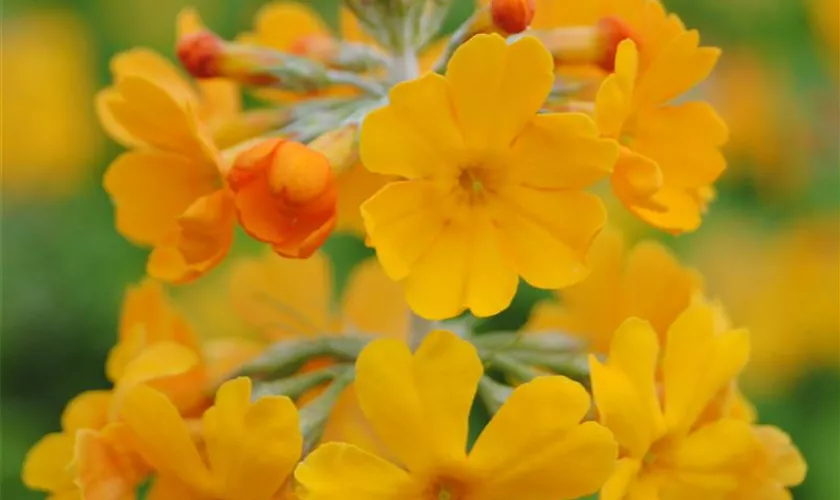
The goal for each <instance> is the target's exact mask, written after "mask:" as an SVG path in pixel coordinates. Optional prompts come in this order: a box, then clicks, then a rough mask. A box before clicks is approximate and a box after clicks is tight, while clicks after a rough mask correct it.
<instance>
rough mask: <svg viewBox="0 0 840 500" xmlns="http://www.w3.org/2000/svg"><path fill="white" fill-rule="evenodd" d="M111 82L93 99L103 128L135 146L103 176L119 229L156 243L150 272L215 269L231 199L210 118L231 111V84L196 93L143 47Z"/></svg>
mask: <svg viewBox="0 0 840 500" xmlns="http://www.w3.org/2000/svg"><path fill="white" fill-rule="evenodd" d="M111 69H112V72H113V74H114V80H115V83H114V85H113V86H112V87H110V88H108V89H105V90H103V91H102V92H101V93H100V95H99V97H98V99H97V109H98V111H99V116H100V120H101V121H102V124H103V126H104V127H105V129H106V131H108V133H109V134H110V135H111V136H112V137H114V138H115V139H116V140H117V141H118V142H120V143H122V144H123V145H125V146H127V147H130V148H133V149H132V150H131V151H129V152H127V153H123V154H122V155H120V156H119V157H118V158H117V159H116V160H115V161H114V162H113V163H112V164H111V166H110V167H109V168H108V171H107V172H106V174H105V179H104V185H105V189H106V190H107V191H108V193H109V194H110V195H111V199H112V200H113V202H114V205H115V208H116V222H117V229H118V230H119V231H120V233H122V234H123V235H124V236H126V237H127V238H128V239H130V240H132V241H133V242H136V243H138V244H141V245H147V246H151V247H153V251H152V254H151V255H150V257H149V262H148V272H149V274H150V275H152V276H155V277H157V278H160V279H164V280H166V281H171V282H186V281H190V280H192V279H195V278H196V277H198V276H200V275H201V274H203V273H205V272H206V271H207V270H208V269H210V268H212V267H213V266H215V265H216V264H218V262H219V261H221V259H222V258H224V256H225V255H226V253H227V251H228V249H229V247H230V244H231V242H232V240H233V228H234V224H235V216H234V207H233V200H232V196H231V195H230V193H229V192H228V191H227V189H226V188H225V186H224V183H223V182H222V178H221V175H220V173H219V172H220V168H221V167H220V165H221V159H220V156H219V153H218V151H217V149H216V146H215V145H214V143H213V139H212V134H211V129H210V127H209V123H212V118H211V117H213V116H216V113H228V112H229V111H230V109H231V108H232V107H234V106H232V105H231V99H232V97H231V95H230V94H229V93H228V92H227V90H225V89H229V88H230V87H226V86H223V87H218V86H217V85H218V84H215V85H214V86H208V87H207V88H208V89H212V90H208V91H207V92H204V93H202V94H199V92H198V91H197V90H196V89H195V88H194V87H192V86H191V84H190V83H188V82H187V80H185V79H184V78H183V77H182V76H181V74H180V73H179V72H178V71H177V70H176V69H175V68H174V67H173V66H172V65H171V64H170V63H169V62H168V61H166V60H165V59H163V58H162V57H160V56H158V55H157V54H155V53H154V52H151V51H149V50H146V49H134V50H131V51H128V52H124V53H122V54H118V55H117V56H116V57H115V58H114V59H113V60H112V61H111ZM237 102H238V101H237Z"/></svg>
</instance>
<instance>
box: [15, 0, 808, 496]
mask: <svg viewBox="0 0 840 500" xmlns="http://www.w3.org/2000/svg"><path fill="white" fill-rule="evenodd" d="M451 3H452V2H451V1H450V0H423V1H408V0H370V1H361V0H345V1H344V2H343V6H342V11H341V16H340V20H341V22H340V24H341V36H339V35H338V34H336V33H334V32H333V31H332V30H331V29H330V28H328V27H327V26H326V23H325V22H323V21H322V20H321V19H319V18H318V17H317V15H316V14H314V13H313V12H311V11H310V10H309V9H308V8H307V7H306V6H304V5H301V4H296V3H272V4H268V5H266V6H265V7H263V9H262V10H261V11H260V12H259V14H258V16H257V20H256V22H255V26H254V29H253V30H251V31H249V32H247V33H244V34H242V35H241V36H239V37H237V38H236V40H235V41H227V40H223V39H222V38H220V37H219V36H217V35H216V34H214V33H213V32H211V31H209V30H208V29H207V28H205V27H203V25H202V23H201V21H200V19H199V18H198V16H197V14H196V13H195V12H194V11H191V10H187V11H184V12H183V13H182V14H181V16H180V18H179V19H178V40H179V41H178V44H177V47H176V53H177V56H178V59H179V60H180V63H181V66H182V67H183V68H184V69H185V70H186V73H184V72H183V71H182V70H180V69H178V68H177V67H176V66H175V65H173V64H172V63H170V62H168V61H167V60H166V59H165V58H164V57H162V56H161V55H159V54H156V53H154V52H153V51H150V50H147V49H133V50H130V51H128V52H125V53H122V54H119V55H117V56H116V57H115V58H114V60H113V62H112V72H113V76H114V83H113V85H112V86H111V87H109V88H107V89H105V90H103V91H102V92H101V93H100V94H99V96H98V98H97V110H98V112H99V116H100V120H101V121H102V123H103V125H104V127H105V128H106V130H107V131H108V132H109V133H110V135H111V136H112V137H113V138H114V139H115V140H117V141H118V142H120V143H121V144H123V145H125V146H126V148H128V149H129V151H127V152H125V153H123V154H122V155H121V156H119V157H118V158H117V159H116V160H115V161H114V162H113V163H112V164H111V166H110V167H109V169H108V171H107V173H106V174H105V180H104V184H105V189H106V190H107V191H108V193H109V194H110V196H111V198H112V200H113V203H114V206H115V212H116V225H117V230H118V231H119V232H120V233H121V234H123V235H124V236H125V237H126V238H128V239H130V240H131V241H133V242H135V243H137V244H141V245H145V246H148V247H150V248H151V253H150V255H149V258H148V263H147V272H148V275H149V277H148V278H146V279H145V280H144V281H142V282H141V283H140V284H138V285H135V286H133V287H131V288H129V290H128V292H127V293H126V297H125V300H124V305H123V311H122V319H121V322H120V326H119V334H118V337H117V342H116V345H115V347H114V348H113V350H112V351H111V353H110V355H109V356H108V360H107V363H106V366H105V372H106V374H107V376H108V379H109V381H110V382H111V384H112V387H111V388H110V389H107V390H99V391H91V392H85V393H83V394H81V395H80V396H78V397H77V398H75V399H74V400H73V401H71V402H70V403H69V404H68V406H67V408H66V410H65V413H64V416H63V418H62V429H61V432H57V433H53V434H50V435H48V436H46V437H44V438H43V439H42V440H41V441H40V442H39V443H38V444H36V445H35V446H34V447H33V449H32V450H31V451H30V453H29V455H28V457H27V460H26V463H25V464H24V468H23V480H24V482H25V483H26V484H27V485H28V486H29V487H31V488H33V489H38V490H42V491H45V492H47V493H48V494H49V495H50V498H55V499H70V498H83V499H88V500H125V499H133V498H138V496H140V497H141V498H143V496H142V495H146V496H145V498H150V499H156V500H170V499H171V500H175V499H206V500H243V499H247V500H271V499H287V500H288V499H301V500H307V499H311V500H343V499H355V500H367V499H370V500H377V499H378V500H386V499H394V500H396V499H400V500H431V499H434V500H443V499H446V500H502V499H510V498H521V499H528V500H543V499H544V500H557V499H574V498H580V497H584V496H587V495H591V494H600V498H602V499H604V500H623V499H627V500H630V499H645V500H647V499H650V500H658V499H659V500H672V499H673V500H676V499H692V498H697V499H700V498H702V499H719V500H770V499H784V498H789V495H790V494H789V492H788V488H789V487H792V486H795V485H798V484H799V483H801V482H802V481H803V479H804V476H805V473H806V465H805V462H804V460H803V458H802V457H801V455H800V454H799V452H798V450H797V449H796V447H795V446H794V445H793V444H792V443H791V441H790V439H789V438H788V436H787V435H786V434H785V433H784V432H782V431H781V430H779V429H777V428H775V427H769V426H763V425H759V424H758V423H757V415H756V413H755V411H754V410H753V409H752V407H751V406H750V404H749V403H748V402H747V400H746V399H745V398H744V397H743V396H742V394H741V392H740V391H739V388H738V376H739V374H740V373H741V371H742V370H743V369H744V367H745V365H746V363H747V361H748V358H749V350H750V341H749V335H748V332H747V331H746V330H743V329H736V328H733V327H732V326H731V325H730V321H729V320H728V318H727V317H726V314H725V312H724V310H723V306H722V305H721V304H720V303H718V302H716V301H713V300H711V299H710V298H709V297H708V296H707V295H706V294H705V290H704V285H703V280H702V278H701V276H700V274H699V273H698V272H697V271H696V270H693V269H688V268H685V267H684V266H683V265H682V264H681V263H680V262H679V261H678V260H677V259H676V258H675V257H674V256H672V255H671V254H670V253H669V252H668V250H666V249H665V248H664V247H662V246H660V245H659V244H657V243H655V242H652V241H646V242H641V243H639V244H637V245H635V246H633V247H632V248H627V246H628V245H627V244H626V243H625V240H624V237H623V236H622V234H621V233H620V232H618V231H617V230H615V229H612V228H610V229H607V230H604V228H605V226H606V224H607V210H606V208H605V203H604V199H605V198H607V197H615V198H616V199H617V200H619V201H620V203H621V204H622V205H623V206H624V207H626V210H627V211H628V212H629V213H631V214H633V216H635V217H637V218H638V219H640V220H641V221H643V222H644V223H646V224H649V225H650V226H652V227H654V228H656V229H659V230H662V231H664V232H667V233H671V234H679V233H683V232H688V231H693V230H695V229H697V228H698V227H699V226H700V225H701V223H702V219H703V214H704V212H705V211H706V209H707V207H708V205H709V203H710V202H711V201H712V200H713V198H714V188H713V184H714V182H715V180H716V179H717V178H718V176H719V175H720V174H721V173H722V171H723V170H724V169H725V160H724V158H723V156H722V154H721V152H720V147H721V146H722V145H723V144H724V143H725V142H726V139H727V133H728V132H727V128H726V125H725V124H724V123H723V121H722V120H721V119H720V118H719V117H718V115H717V114H716V112H715V111H714V110H713V109H712V107H711V106H710V105H708V104H707V103H705V102H695V101H690V100H687V99H686V98H685V95H686V94H687V93H688V92H689V91H690V90H691V89H692V88H693V87H694V86H695V85H697V84H698V83H699V82H701V81H702V80H703V79H705V78H706V77H707V76H708V75H709V73H710V72H711V70H712V68H713V67H714V66H715V63H716V61H717V59H718V56H719V53H720V51H719V50H718V49H716V48H711V47H702V46H700V42H699V40H700V38H699V34H698V33H697V31H694V30H690V29H687V28H686V27H685V26H684V25H683V23H682V22H681V21H680V19H679V18H678V17H677V16H676V15H674V14H671V13H668V12H667V11H666V10H665V9H664V7H663V6H662V5H660V3H659V2H658V1H656V0H596V1H593V2H584V3H579V4H574V3H568V2H559V1H552V0H492V1H491V2H486V3H481V2H479V4H478V5H477V6H476V9H475V12H474V14H473V15H472V16H471V17H470V18H469V19H467V20H466V21H465V22H464V24H463V25H462V26H461V27H460V28H459V29H457V30H456V31H455V32H454V33H452V34H451V36H450V37H448V38H445V39H437V38H436V35H437V34H438V33H439V32H440V30H441V26H442V23H443V20H444V18H445V17H446V15H447V12H448V10H449V7H450V5H451ZM187 75H189V76H191V77H192V78H188V76H187ZM243 89H244V90H246V91H247V92H250V93H251V95H252V96H253V98H254V100H256V101H259V102H260V103H261V104H260V105H259V106H257V107H247V108H246V107H243V105H242V101H241V100H240V98H241V96H240V92H241V90H243ZM607 181H608V182H607ZM601 183H603V184H604V185H605V186H607V187H608V188H607V189H600V188H599V184H601ZM237 227H240V228H241V229H242V230H243V231H244V232H245V233H246V234H247V235H248V237H249V238H250V239H252V240H256V241H257V242H259V243H261V244H265V245H267V247H268V248H267V249H266V252H265V253H264V254H263V255H261V256H258V257H253V256H235V255H234V256H230V258H229V259H226V258H227V257H229V255H230V254H232V253H236V252H234V251H232V250H231V249H232V248H234V247H235V245H234V235H235V233H236V231H237V229H236V228H237ZM334 231H338V232H344V233H350V234H352V235H355V236H357V237H363V238H364V241H365V244H366V245H367V246H368V247H370V248H372V249H373V250H374V251H375V255H376V257H375V258H371V259H369V260H366V261H364V262H362V263H361V264H359V265H358V266H357V267H356V268H355V269H354V270H353V273H352V274H351V275H350V276H349V279H348V283H347V285H346V286H344V287H343V289H341V287H338V286H334V284H333V275H332V274H333V273H332V271H333V270H332V268H331V267H330V259H328V258H327V256H326V254H325V253H322V252H321V251H319V248H320V247H321V246H322V245H323V244H324V243H325V241H327V239H328V238H329V237H330V235H331V234H332V233H333V232H334ZM625 254H626V255H625ZM224 260H230V261H233V262H232V265H230V267H229V268H228V272H227V273H226V274H224V275H223V276H224V279H225V280H226V283H225V287H226V288H227V290H226V291H225V290H220V289H219V288H214V289H213V290H212V291H211V293H213V294H215V295H216V296H219V297H224V298H225V300H222V301H221V302H219V303H220V304H221V307H222V308H223V309H229V310H230V311H231V314H232V315H235V316H237V320H238V321H239V324H241V325H245V327H244V328H247V329H249V330H251V332H252V333H255V334H256V335H252V336H250V337H249V336H247V335H244V334H243V332H240V331H234V330H236V329H235V328H231V329H230V330H231V331H224V332H222V334H221V335H216V336H214V338H213V339H208V338H204V337H203V336H202V335H201V334H202V333H203V332H200V331H198V332H197V331H196V330H194V328H193V327H192V326H191V323H190V321H188V320H187V319H186V316H185V312H184V310H183V309H184V308H183V307H179V303H178V301H177V300H176V299H173V298H170V296H169V294H168V293H167V291H166V290H165V284H185V283H188V282H192V281H195V280H198V279H199V278H201V277H202V276H204V275H205V274H207V273H208V272H209V271H210V270H211V269H213V268H215V267H217V266H219V265H220V264H221V263H222V262H223V261H224ZM520 280H524V281H525V282H527V283H528V284H529V285H531V286H533V287H536V288H540V289H545V290H552V291H555V292H556V296H557V298H559V301H556V300H549V301H545V302H542V303H539V304H538V305H537V306H536V307H535V308H534V310H533V311H532V313H531V317H530V319H529V321H528V323H527V324H526V325H525V326H524V327H523V328H522V329H521V331H495V332H491V333H479V332H478V329H476V328H475V321H473V319H474V318H486V317H492V316H495V315H497V314H499V313H501V312H503V311H505V310H506V309H507V308H508V307H509V306H510V305H511V303H512V301H513V300H514V298H515V296H516V295H517V291H518V288H519V285H520ZM202 281H204V280H202ZM191 286H192V285H191ZM228 299H229V300H228ZM213 312H215V311H213ZM205 313H207V314H210V313H211V312H209V311H205ZM199 314H201V312H199ZM204 333H206V332H204ZM476 415H478V416H479V417H480V416H481V415H483V416H484V417H485V418H484V419H483V421H482V419H481V418H476ZM139 491H146V493H138V492H139Z"/></svg>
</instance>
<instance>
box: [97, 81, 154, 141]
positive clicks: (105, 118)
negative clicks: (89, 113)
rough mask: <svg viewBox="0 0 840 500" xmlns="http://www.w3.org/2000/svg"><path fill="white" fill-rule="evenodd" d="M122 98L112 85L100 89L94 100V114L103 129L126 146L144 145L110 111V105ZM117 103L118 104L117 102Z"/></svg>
mask: <svg viewBox="0 0 840 500" xmlns="http://www.w3.org/2000/svg"><path fill="white" fill-rule="evenodd" d="M121 100H122V97H121V96H120V93H119V91H117V89H116V88H114V87H108V88H106V89H102V90H100V91H99V93H97V94H96V99H95V101H94V103H95V106H96V116H97V118H99V123H101V124H102V128H103V129H105V133H106V134H108V135H109V136H110V137H111V138H112V139H114V140H115V141H117V142H118V143H120V144H121V145H122V146H124V147H126V148H140V147H143V146H145V144H143V141H142V140H141V139H139V138H137V137H135V136H134V135H133V134H132V133H131V132H130V131H129V130H128V129H127V128H125V127H124V126H123V125H122V124H121V123H120V122H119V121H118V120H117V119H116V118H114V115H113V113H111V106H113V105H114V103H118V102H119V101H121ZM117 105H119V104H117Z"/></svg>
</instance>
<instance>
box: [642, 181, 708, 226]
mask: <svg viewBox="0 0 840 500" xmlns="http://www.w3.org/2000/svg"><path fill="white" fill-rule="evenodd" d="M651 202H652V203H653V204H655V205H657V206H659V207H662V208H657V209H655V210H653V209H651V208H650V207H649V206H648V204H649V203H651ZM649 203H646V204H642V205H638V204H633V205H628V206H627V208H628V209H629V210H630V211H631V212H633V213H634V214H635V215H636V216H637V217H639V218H640V219H642V220H643V221H645V222H647V223H648V224H650V225H652V226H654V227H657V228H659V229H662V230H664V231H668V232H670V233H674V234H679V233H683V232H690V231H694V230H695V229H697V228H698V227H700V222H701V218H700V214H701V212H702V211H703V207H702V205H701V202H700V201H699V200H698V199H697V197H696V196H695V195H693V194H692V192H691V191H687V190H683V189H679V188H674V187H670V186H667V185H666V186H664V187H663V188H662V189H660V190H659V191H658V192H657V193H656V194H655V195H654V196H653V197H652V198H651V201H650V202H649Z"/></svg>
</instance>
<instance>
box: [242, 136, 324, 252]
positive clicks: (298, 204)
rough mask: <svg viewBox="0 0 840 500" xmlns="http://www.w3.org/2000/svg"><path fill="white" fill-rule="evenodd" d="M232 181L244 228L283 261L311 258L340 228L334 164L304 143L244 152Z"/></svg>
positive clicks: (261, 146) (280, 143)
mask: <svg viewBox="0 0 840 500" xmlns="http://www.w3.org/2000/svg"><path fill="white" fill-rule="evenodd" d="M228 183H229V184H230V187H231V189H232V190H233V192H234V194H235V198H236V208H237V211H238V213H239V222H240V223H241V225H242V227H243V229H245V231H246V232H247V233H248V234H250V235H251V236H252V237H254V238H255V239H257V240H260V241H264V242H266V243H269V244H271V245H272V247H273V248H274V251H275V252H277V253H278V254H280V255H282V256H284V257H291V258H301V259H303V258H306V257H309V256H310V255H312V254H313V253H314V252H315V250H317V249H318V248H319V247H320V246H321V245H322V244H323V243H324V241H325V240H326V239H327V237H328V236H329V235H330V233H331V232H332V230H333V228H334V227H335V221H336V201H337V191H336V187H335V182H334V179H333V173H332V169H331V167H330V162H329V160H327V158H326V157H325V156H324V155H323V154H321V153H319V152H317V151H314V150H312V149H310V148H308V147H306V146H305V145H303V144H300V143H297V142H292V141H287V140H284V139H274V140H268V141H265V142H262V143H260V144H258V145H256V146H254V147H253V148H251V149H249V150H246V151H244V152H243V153H241V154H240V155H239V156H238V157H237V158H236V160H235V162H234V164H233V168H231V170H230V172H229V173H228Z"/></svg>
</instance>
